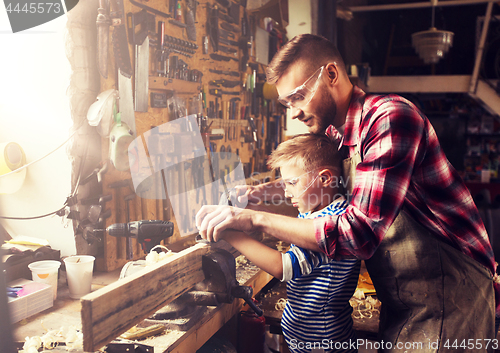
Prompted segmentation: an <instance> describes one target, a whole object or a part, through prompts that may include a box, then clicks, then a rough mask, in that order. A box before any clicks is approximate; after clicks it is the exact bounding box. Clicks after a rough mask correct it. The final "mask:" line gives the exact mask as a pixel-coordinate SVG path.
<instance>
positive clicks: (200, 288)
mask: <svg viewBox="0 0 500 353" xmlns="http://www.w3.org/2000/svg"><path fill="white" fill-rule="evenodd" d="M202 268H203V273H204V275H205V279H204V280H203V281H202V282H200V283H198V284H197V285H196V286H195V287H194V288H193V290H191V291H189V292H186V293H184V294H182V295H181V296H180V297H178V298H177V299H176V300H175V301H174V302H175V304H176V305H181V306H196V305H200V306H217V305H219V304H221V303H232V302H233V300H234V299H235V298H241V299H243V300H245V302H246V303H247V304H248V305H249V306H250V307H251V308H252V309H253V311H255V313H256V314H257V315H258V316H262V314H263V312H262V310H261V309H260V308H259V307H257V306H256V305H255V303H254V302H253V301H252V295H253V289H252V287H248V286H240V285H239V284H238V281H237V280H236V261H235V260H234V256H233V255H232V254H231V253H229V252H228V251H226V250H222V249H216V250H214V251H212V252H210V253H208V254H207V255H204V256H203V257H202Z"/></svg>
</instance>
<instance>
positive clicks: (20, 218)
mask: <svg viewBox="0 0 500 353" xmlns="http://www.w3.org/2000/svg"><path fill="white" fill-rule="evenodd" d="M65 208H66V203H65V204H64V206H63V207H61V208H60V209H58V210H57V211H54V212H50V213H47V214H44V215H41V216H33V217H4V216H0V218H1V219H11V220H18V221H25V220H31V219H39V218H44V217H49V216H52V215H54V214H57V213H59V212H61V211H63V210H64V209H65Z"/></svg>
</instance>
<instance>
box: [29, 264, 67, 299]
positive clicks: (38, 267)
mask: <svg viewBox="0 0 500 353" xmlns="http://www.w3.org/2000/svg"><path fill="white" fill-rule="evenodd" d="M60 266H61V263H60V262H59V261H55V260H43V261H36V262H32V263H30V264H29V265H28V268H29V269H30V270H31V275H32V277H33V281H34V282H41V283H46V284H50V285H51V286H52V292H53V293H54V300H56V298H57V277H58V276H57V275H58V271H59V267H60Z"/></svg>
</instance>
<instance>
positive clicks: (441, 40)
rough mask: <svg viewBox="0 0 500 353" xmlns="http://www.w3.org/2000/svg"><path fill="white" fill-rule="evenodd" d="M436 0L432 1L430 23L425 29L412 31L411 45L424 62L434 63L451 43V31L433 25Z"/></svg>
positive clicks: (441, 56)
mask: <svg viewBox="0 0 500 353" xmlns="http://www.w3.org/2000/svg"><path fill="white" fill-rule="evenodd" d="M436 4H437V0H433V1H432V25H431V28H430V29H429V30H427V31H422V32H417V33H413V34H412V35H411V39H412V45H413V47H414V48H415V51H416V52H417V54H418V56H420V58H421V59H422V60H423V61H424V62H425V63H426V64H436V63H437V62H438V61H439V60H440V59H441V58H443V57H444V55H445V54H446V53H447V52H448V50H449V49H450V48H451V46H452V45H453V32H449V31H442V30H439V29H436V27H434V12H435V9H436Z"/></svg>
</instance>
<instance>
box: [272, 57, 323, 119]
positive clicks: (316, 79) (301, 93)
mask: <svg viewBox="0 0 500 353" xmlns="http://www.w3.org/2000/svg"><path fill="white" fill-rule="evenodd" d="M324 68H325V67H324V66H321V67H320V68H319V69H317V70H316V72H314V74H312V76H311V77H309V78H308V79H307V80H306V81H305V82H304V83H303V84H301V85H300V86H299V87H296V88H295V89H294V90H292V91H291V92H290V93H288V94H286V95H284V96H280V97H278V102H280V103H281V104H283V105H284V106H285V107H287V108H297V109H300V108H303V107H305V106H306V105H308V104H309V102H310V101H311V99H312V98H313V97H314V94H315V93H316V91H317V90H318V86H319V84H320V82H321V77H322V76H323V69H324Z"/></svg>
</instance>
